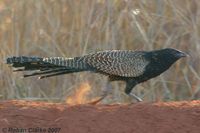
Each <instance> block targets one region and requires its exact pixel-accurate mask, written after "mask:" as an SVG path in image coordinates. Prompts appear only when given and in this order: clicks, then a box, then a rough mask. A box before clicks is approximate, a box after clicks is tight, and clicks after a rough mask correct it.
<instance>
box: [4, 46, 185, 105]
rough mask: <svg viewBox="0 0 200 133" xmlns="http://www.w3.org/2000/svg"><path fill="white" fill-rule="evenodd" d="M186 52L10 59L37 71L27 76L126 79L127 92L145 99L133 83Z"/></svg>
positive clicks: (20, 67)
mask: <svg viewBox="0 0 200 133" xmlns="http://www.w3.org/2000/svg"><path fill="white" fill-rule="evenodd" d="M186 56H187V54H185V53H184V52H181V51H179V50H176V49H172V48H166V49H161V50H154V51H130V50H110V51H100V52H97V53H91V54H88V55H84V56H81V57H74V58H64V57H50V58H42V57H26V56H19V57H9V58H7V59H6V63H7V64H11V65H12V66H13V67H14V68H17V69H15V71H34V72H33V73H32V74H27V75H24V77H28V76H36V75H40V76H39V78H46V77H51V76H56V75H61V74H68V73H74V72H81V71H92V72H96V73H101V74H104V75H107V76H108V77H109V81H117V80H122V81H125V82H126V88H125V93H126V94H128V95H131V96H133V97H134V98H136V99H137V100H138V101H141V99H140V98H139V97H137V96H136V95H134V94H133V93H131V90H132V89H133V87H134V86H136V85H137V84H139V83H142V82H144V81H147V80H149V79H151V78H154V77H156V76H158V75H160V74H161V73H163V72H164V71H166V70H167V69H168V68H169V67H170V66H171V65H172V64H173V63H175V62H176V61H177V60H178V59H180V58H181V57H186ZM104 96H105V95H104Z"/></svg>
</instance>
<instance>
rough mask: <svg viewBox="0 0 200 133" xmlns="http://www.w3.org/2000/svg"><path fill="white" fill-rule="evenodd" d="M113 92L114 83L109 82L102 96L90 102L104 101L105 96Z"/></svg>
mask: <svg viewBox="0 0 200 133" xmlns="http://www.w3.org/2000/svg"><path fill="white" fill-rule="evenodd" d="M111 92H112V85H111V84H110V83H109V82H107V83H106V86H105V87H104V88H103V93H102V95H101V97H100V98H98V99H95V100H93V101H92V102H90V103H89V104H94V105H95V104H97V103H99V102H100V101H102V100H103V99H104V98H105V97H107V96H108V95H109V94H110V93H111Z"/></svg>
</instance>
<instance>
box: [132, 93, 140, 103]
mask: <svg viewBox="0 0 200 133" xmlns="http://www.w3.org/2000/svg"><path fill="white" fill-rule="evenodd" d="M129 96H131V97H133V98H134V99H136V100H137V102H142V101H143V100H142V99H141V98H140V97H138V96H137V95H135V94H134V93H130V94H129Z"/></svg>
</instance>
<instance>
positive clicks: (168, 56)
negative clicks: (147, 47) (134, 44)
mask: <svg viewBox="0 0 200 133" xmlns="http://www.w3.org/2000/svg"><path fill="white" fill-rule="evenodd" d="M150 53H151V56H150V57H151V60H152V61H153V62H155V64H160V65H162V66H166V68H167V67H170V66H171V65H172V64H173V63H174V62H176V61H177V60H179V59H180V58H182V57H187V56H188V54H186V53H184V52H182V51H180V50H177V49H173V48H165V49H161V50H155V51H151V52H150Z"/></svg>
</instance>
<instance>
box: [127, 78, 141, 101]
mask: <svg viewBox="0 0 200 133" xmlns="http://www.w3.org/2000/svg"><path fill="white" fill-rule="evenodd" d="M137 84H138V83H137V82H136V81H134V80H127V81H126V88H125V93H126V94H127V95H129V96H131V97H133V98H134V99H135V100H137V102H142V99H141V98H140V97H138V96H136V95H135V94H134V93H131V91H132V89H133V87H135V86H136V85H137Z"/></svg>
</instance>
